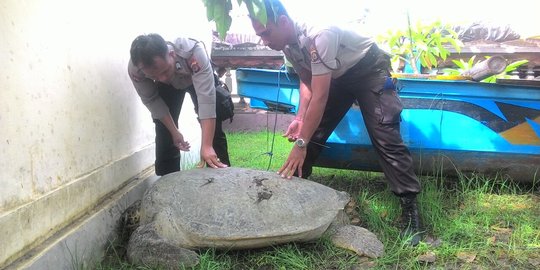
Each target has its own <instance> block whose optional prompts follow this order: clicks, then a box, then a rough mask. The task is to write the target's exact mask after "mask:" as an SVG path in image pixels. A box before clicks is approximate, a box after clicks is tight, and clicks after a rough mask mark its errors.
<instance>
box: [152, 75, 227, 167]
mask: <svg viewBox="0 0 540 270" xmlns="http://www.w3.org/2000/svg"><path fill="white" fill-rule="evenodd" d="M158 89H159V95H160V96H161V98H162V99H163V101H164V102H165V104H167V106H168V107H169V112H170V113H171V116H172V118H173V120H174V123H175V124H176V126H178V117H179V116H180V111H181V110H182V103H183V102H184V97H185V95H186V93H189V95H190V97H191V100H192V101H193V104H194V105H195V113H197V112H198V105H197V104H198V103H197V95H196V94H195V89H194V88H193V86H190V87H188V88H187V89H184V90H178V89H175V88H174V87H172V86H171V85H167V84H163V83H158ZM154 124H155V128H156V138H155V142H156V161H155V171H156V174H157V175H165V174H168V173H172V172H177V171H180V150H178V148H176V146H174V144H173V141H172V137H171V134H170V133H169V130H168V129H167V128H166V127H165V125H163V123H161V121H160V120H159V119H154ZM212 146H213V147H214V150H215V151H216V154H217V156H218V158H219V159H220V161H221V162H222V163H224V164H227V165H229V166H230V165H231V164H230V161H229V153H228V150H227V138H226V136H225V132H223V128H222V123H221V122H220V121H217V120H216V128H215V132H214V139H213V141H212Z"/></svg>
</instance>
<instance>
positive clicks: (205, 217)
mask: <svg viewBox="0 0 540 270" xmlns="http://www.w3.org/2000/svg"><path fill="white" fill-rule="evenodd" d="M349 199H350V197H349V195H348V194H347V193H346V192H340V191H336V190H334V189H332V188H329V187H327V186H324V185H322V184H319V183H316V182H313V181H309V180H305V179H301V178H294V179H292V180H287V179H283V178H281V177H280V176H279V175H278V174H276V173H273V172H268V171H261V170H254V169H245V168H235V167H231V168H224V169H210V168H203V169H199V168H198V169H192V170H185V171H181V172H175V173H171V174H168V175H165V176H163V177H161V178H160V179H159V180H158V181H156V183H155V184H154V185H153V186H152V187H150V188H149V189H148V190H147V191H146V193H145V194H144V196H143V198H142V200H141V203H140V209H139V212H138V213H139V215H140V220H139V222H140V223H139V226H138V227H137V229H136V230H135V231H134V232H133V234H132V235H131V237H130V240H129V243H128V249H127V256H128V259H129V260H130V262H132V263H135V264H144V265H147V266H149V265H150V266H162V267H163V266H164V267H166V268H174V267H177V266H178V265H180V264H183V265H184V266H193V265H196V264H197V263H198V255H197V253H196V252H195V250H198V249H200V248H216V249H227V250H231V249H250V248H260V247H266V246H272V245H276V244H282V243H287V242H306V241H313V240H315V239H318V238H319V237H321V236H322V235H323V234H324V233H325V232H326V231H327V230H329V228H332V230H334V231H333V233H334V236H333V239H334V240H335V241H336V244H337V245H339V246H341V247H344V248H349V249H354V248H355V246H358V243H351V239H354V238H355V237H354V235H355V234H358V233H366V234H365V235H367V236H361V237H360V238H361V239H360V241H365V240H366V239H368V240H373V241H375V242H376V244H375V248H368V250H367V251H362V253H363V254H364V255H368V256H371V257H377V256H379V255H380V254H381V253H382V244H380V245H379V243H380V242H378V240H376V237H375V236H374V235H373V234H369V232H364V231H359V229H362V228H360V227H356V228H351V227H344V226H342V225H343V224H344V222H343V221H342V219H341V218H343V213H344V211H343V209H344V207H345V206H346V205H347V203H348V202H349ZM338 221H339V222H338ZM331 224H334V225H332V226H331ZM336 224H338V225H336ZM364 230H365V229H364ZM366 231H367V230H366ZM373 238H374V239H373ZM356 252H357V253H359V252H358V251H356Z"/></svg>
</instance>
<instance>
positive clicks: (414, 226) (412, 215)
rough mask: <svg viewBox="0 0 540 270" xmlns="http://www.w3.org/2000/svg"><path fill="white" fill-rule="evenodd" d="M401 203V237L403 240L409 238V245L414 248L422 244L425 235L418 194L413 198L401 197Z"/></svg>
mask: <svg viewBox="0 0 540 270" xmlns="http://www.w3.org/2000/svg"><path fill="white" fill-rule="evenodd" d="M399 202H400V203H401V219H402V222H403V228H402V230H401V234H400V236H401V237H402V238H408V239H409V243H410V244H411V245H412V246H416V245H418V243H420V240H422V236H423V234H424V230H423V228H422V221H421V220H420V214H419V213H418V205H417V203H416V194H415V195H413V196H404V197H400V198H399Z"/></svg>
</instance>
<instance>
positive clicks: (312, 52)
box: [309, 44, 321, 63]
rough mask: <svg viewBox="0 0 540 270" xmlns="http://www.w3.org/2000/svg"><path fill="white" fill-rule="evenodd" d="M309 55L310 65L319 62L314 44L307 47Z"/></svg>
mask: <svg viewBox="0 0 540 270" xmlns="http://www.w3.org/2000/svg"><path fill="white" fill-rule="evenodd" d="M309 54H310V56H311V62H312V63H317V62H320V61H321V59H320V57H319V52H318V51H317V47H315V45H314V44H311V46H310V47H309Z"/></svg>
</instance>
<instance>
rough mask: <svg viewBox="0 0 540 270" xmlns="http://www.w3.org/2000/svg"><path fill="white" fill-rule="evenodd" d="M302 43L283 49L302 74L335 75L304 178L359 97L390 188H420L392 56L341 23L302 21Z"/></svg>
mask: <svg viewBox="0 0 540 270" xmlns="http://www.w3.org/2000/svg"><path fill="white" fill-rule="evenodd" d="M295 27H296V34H297V37H298V38H297V43H296V44H290V45H287V46H286V47H285V48H284V49H283V53H284V54H285V56H286V57H287V59H288V60H289V61H290V63H291V64H292V65H293V67H294V69H295V71H296V73H298V75H299V77H300V79H301V80H302V81H303V82H306V84H308V85H309V84H310V81H311V77H312V75H322V74H328V73H331V74H332V82H331V85H330V89H329V96H328V101H327V104H326V107H325V110H324V114H323V117H322V120H321V123H320V124H319V126H318V128H317V129H316V130H315V133H314V134H313V137H312V138H311V141H313V142H316V143H310V144H308V146H307V155H306V159H305V161H304V164H303V172H302V176H303V177H308V176H309V175H310V174H311V170H312V167H313V164H314V162H315V160H316V158H317V156H318V155H319V153H320V151H321V149H322V147H321V146H320V145H318V144H324V143H325V142H326V140H327V139H328V137H329V136H330V134H331V133H332V131H333V130H334V129H335V128H336V126H337V125H338V123H339V122H340V121H341V119H342V118H343V116H344V115H345V114H346V113H347V111H348V110H349V109H350V107H351V105H352V104H353V102H354V101H357V102H358V105H359V106H360V109H361V111H362V116H363V118H364V121H365V124H366V128H367V131H368V133H369V136H370V139H371V142H372V144H373V146H374V148H375V150H376V152H377V154H378V156H379V163H380V165H381V167H382V170H383V172H384V174H385V176H386V178H387V179H388V182H389V186H390V189H391V190H392V191H393V192H394V193H395V194H397V195H403V194H412V193H414V194H416V193H418V192H420V188H421V187H420V183H419V181H418V179H417V177H416V175H415V173H414V170H413V162H412V157H411V154H410V152H409V150H408V148H407V147H406V146H405V144H404V143H403V140H402V138H401V134H400V124H399V123H400V120H401V118H400V114H401V111H402V109H403V106H402V104H401V101H400V99H399V97H398V95H397V93H396V89H395V86H394V84H393V83H388V82H391V80H389V76H390V58H389V56H388V55H386V54H385V53H384V52H383V51H382V50H380V49H379V48H378V47H377V45H376V44H375V43H374V42H373V40H372V39H370V38H367V37H363V36H361V35H358V34H357V33H355V32H352V31H347V30H343V29H340V28H337V27H328V28H323V29H315V28H309V29H308V28H307V27H306V26H304V25H301V24H296V26H295Z"/></svg>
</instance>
